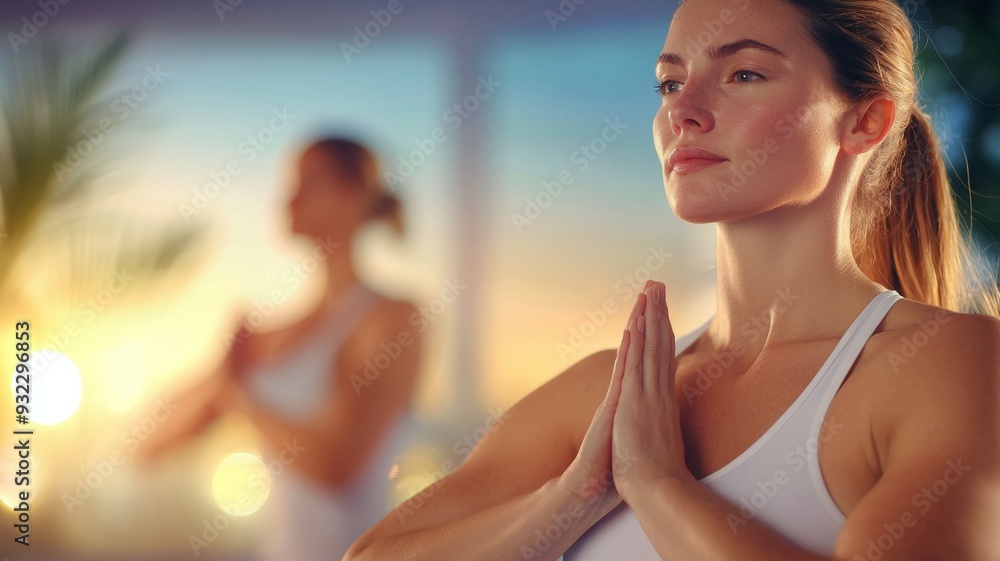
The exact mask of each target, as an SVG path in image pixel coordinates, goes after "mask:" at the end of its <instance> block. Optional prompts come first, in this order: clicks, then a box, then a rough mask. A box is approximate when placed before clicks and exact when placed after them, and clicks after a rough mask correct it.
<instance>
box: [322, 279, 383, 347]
mask: <svg viewBox="0 0 1000 561" xmlns="http://www.w3.org/2000/svg"><path fill="white" fill-rule="evenodd" d="M378 299H379V295H378V294H376V293H375V292H374V291H373V290H371V289H370V288H368V287H367V286H365V285H364V284H363V283H362V282H361V281H356V282H355V283H354V285H353V286H351V288H349V289H348V291H347V293H346V294H344V297H343V300H342V301H341V304H340V305H338V306H337V308H336V309H335V310H333V311H332V312H331V313H330V314H329V317H328V318H327V319H326V322H325V324H324V325H323V327H322V331H324V332H326V334H327V336H328V337H333V338H335V339H336V340H338V341H339V340H340V339H342V338H343V337H346V336H347V335H348V334H349V333H350V332H351V331H352V330H353V329H354V327H355V326H356V325H357V324H358V322H360V321H361V319H362V318H363V317H364V315H365V313H366V312H367V311H368V310H369V308H371V307H372V305H374V304H375V302H376V301H377V300H378ZM328 340H329V339H328Z"/></svg>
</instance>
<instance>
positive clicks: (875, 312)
mask: <svg viewBox="0 0 1000 561" xmlns="http://www.w3.org/2000/svg"><path fill="white" fill-rule="evenodd" d="M901 298H902V296H900V295H899V293H898V292H896V291H895V290H885V291H882V292H880V293H878V294H877V295H875V297H874V298H872V300H871V302H869V303H868V305H867V306H865V309H864V310H862V311H861V313H860V314H858V317H856V318H855V319H854V322H853V323H851V326H850V327H848V328H847V332H846V333H844V336H843V337H842V338H841V339H840V342H839V343H838V344H837V348H835V349H834V350H833V353H831V355H830V361H831V362H830V364H829V365H827V368H822V369H821V370H820V376H821V377H822V378H821V379H820V382H819V386H818V387H817V388H816V392H817V393H819V394H820V395H822V398H821V400H820V407H819V410H820V413H825V411H826V406H828V405H829V403H830V401H833V396H834V394H836V393H837V390H839V389H840V386H841V385H842V384H843V383H844V380H845V379H846V378H847V374H848V373H849V372H850V371H851V366H853V365H854V363H855V361H857V359H858V355H860V354H861V350H862V349H863V348H864V347H865V344H866V343H868V339H869V338H870V337H871V336H872V333H874V332H875V328H877V327H878V325H879V324H880V323H882V320H883V319H884V318H885V316H886V314H887V313H889V309H890V308H892V305H893V304H895V303H896V301H897V300H900V299H901Z"/></svg>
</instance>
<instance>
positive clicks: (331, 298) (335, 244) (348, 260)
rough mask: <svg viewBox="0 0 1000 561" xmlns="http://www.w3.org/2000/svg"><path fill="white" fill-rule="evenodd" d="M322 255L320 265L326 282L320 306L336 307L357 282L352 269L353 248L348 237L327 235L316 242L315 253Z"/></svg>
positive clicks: (355, 274)
mask: <svg viewBox="0 0 1000 561" xmlns="http://www.w3.org/2000/svg"><path fill="white" fill-rule="evenodd" d="M320 251H322V255H323V257H324V260H323V261H322V265H323V266H324V268H325V272H326V284H325V285H324V288H323V295H322V297H321V298H320V304H319V305H320V306H321V307H323V308H326V309H332V308H336V307H337V306H338V305H339V304H340V303H341V302H342V301H343V298H344V297H345V296H346V295H347V292H348V291H349V290H351V289H352V288H353V287H354V285H355V284H356V283H357V282H358V276H357V273H356V271H355V270H354V259H353V250H352V244H351V240H350V239H346V240H341V239H334V238H332V237H329V236H328V237H327V238H326V239H325V240H324V241H323V242H321V243H317V244H316V252H315V255H320Z"/></svg>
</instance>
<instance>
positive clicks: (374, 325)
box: [356, 293, 424, 339]
mask: <svg viewBox="0 0 1000 561" xmlns="http://www.w3.org/2000/svg"><path fill="white" fill-rule="evenodd" d="M423 331H424V327H423V324H422V323H421V322H420V312H419V310H418V309H417V307H416V306H414V305H413V303H411V302H409V301H408V300H403V299H394V298H390V297H388V296H385V295H382V294H378V293H376V298H375V301H374V302H373V303H372V305H371V307H370V308H369V309H368V311H367V313H366V314H365V315H364V317H362V318H361V320H360V321H359V322H358V329H357V330H356V335H358V336H359V337H361V338H364V339H371V338H375V339H385V338H386V337H390V336H393V335H396V336H399V335H400V334H402V333H406V335H405V336H409V337H413V338H419V336H420V334H421V333H422V332H423ZM405 336H404V337H405Z"/></svg>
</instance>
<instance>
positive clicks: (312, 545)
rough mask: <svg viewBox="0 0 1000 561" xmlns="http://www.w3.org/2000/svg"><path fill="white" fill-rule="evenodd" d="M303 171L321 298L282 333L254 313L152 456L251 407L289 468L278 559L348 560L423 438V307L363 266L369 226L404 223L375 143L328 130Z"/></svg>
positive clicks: (274, 523)
mask: <svg viewBox="0 0 1000 561" xmlns="http://www.w3.org/2000/svg"><path fill="white" fill-rule="evenodd" d="M297 171H298V178H297V182H296V185H295V193H294V196H293V197H292V199H291V201H290V203H289V211H290V215H291V231H292V232H293V233H295V234H299V235H303V236H308V237H309V238H311V239H312V240H313V241H314V242H316V243H315V248H316V249H315V251H314V252H313V256H314V257H316V258H317V261H319V262H321V263H323V264H324V265H325V269H326V287H325V290H324V292H323V295H322V298H321V300H320V302H319V303H318V304H317V306H316V307H315V309H313V310H312V311H311V312H309V313H308V314H307V315H306V317H304V318H303V319H301V320H300V321H298V322H297V323H295V324H294V325H291V326H289V327H286V328H283V329H276V330H272V331H266V332H259V331H255V329H254V328H253V326H252V325H251V324H250V323H249V322H247V321H244V322H243V324H242V326H241V330H240V333H239V335H238V336H237V337H236V338H235V339H234V342H233V346H232V348H231V350H230V352H229V354H228V356H227V357H226V360H225V361H224V362H223V364H222V365H220V367H219V368H218V370H217V371H216V372H215V373H214V374H213V375H211V376H209V377H208V378H207V379H206V381H205V382H203V383H202V384H200V385H199V386H198V387H196V388H194V389H193V390H192V391H191V392H190V393H189V394H188V395H187V396H185V397H184V398H181V399H180V400H178V402H177V403H178V406H179V410H180V412H181V414H183V415H186V417H185V418H181V419H180V420H178V421H176V422H171V423H168V424H167V425H166V426H164V427H162V428H161V430H160V431H158V432H157V435H156V436H157V437H158V439H157V440H156V441H151V442H149V445H148V447H147V449H146V451H145V454H146V456H147V457H151V456H155V455H158V454H159V453H161V452H163V451H165V450H167V449H169V448H171V447H173V445H175V444H177V443H179V442H181V441H183V440H185V439H186V438H187V437H188V436H191V435H193V434H196V433H198V432H200V431H201V430H203V429H204V428H205V427H206V426H207V425H208V424H209V423H210V422H212V421H213V420H214V419H216V418H217V417H218V416H219V415H220V414H222V413H226V412H231V411H237V412H241V413H243V414H245V415H246V416H248V417H249V418H250V420H251V421H252V422H253V424H254V425H255V426H256V428H257V429H258V431H259V432H260V435H261V436H262V437H263V439H264V441H265V443H266V445H267V446H266V448H267V458H265V463H267V464H268V466H280V468H281V469H280V470H278V471H274V468H273V467H272V471H273V473H272V479H273V481H272V483H271V493H270V497H269V500H268V504H267V505H266V506H265V508H266V509H268V511H269V517H270V519H271V520H270V521H269V523H268V525H267V536H266V541H267V548H266V549H267V558H269V559H281V560H283V561H311V560H319V559H324V560H326V559H334V558H337V559H339V558H340V556H342V555H343V554H344V552H345V551H346V550H347V548H348V546H349V545H350V544H351V542H353V541H354V540H355V539H357V537H358V536H360V535H361V533H362V532H363V531H364V530H365V529H366V528H368V527H370V526H371V525H372V524H374V523H375V522H377V521H378V520H379V518H381V517H382V516H383V515H384V514H385V513H386V511H388V509H389V507H390V504H389V503H390V496H389V494H388V492H389V489H388V484H389V471H390V468H391V466H392V463H393V458H394V456H395V455H396V454H398V453H399V452H400V451H402V449H403V448H405V447H406V446H408V445H409V443H410V442H411V441H412V438H413V437H414V436H415V432H414V431H415V427H416V423H415V418H414V417H413V414H412V412H411V410H410V407H409V402H410V399H411V396H412V394H413V390H414V388H415V384H416V382H417V372H418V369H419V361H420V347H421V336H420V333H419V332H418V331H416V330H414V329H413V326H412V325H411V324H410V320H411V319H412V318H413V317H414V314H416V310H415V308H414V306H413V305H412V304H410V303H407V302H403V301H394V300H390V299H388V298H385V297H383V296H380V295H378V294H376V293H375V292H373V291H372V290H371V289H369V288H368V287H367V286H365V285H364V284H363V283H362V282H361V281H360V280H359V279H358V278H357V275H356V272H355V269H354V266H353V263H352V250H351V248H352V244H351V240H352V239H353V237H354V235H355V233H356V232H357V231H358V230H359V229H360V228H361V227H362V226H364V225H366V224H367V223H368V222H369V221H371V220H375V219H382V218H387V219H390V220H392V221H393V224H394V225H395V226H396V227H397V229H400V228H401V225H402V223H401V220H400V208H399V202H398V200H397V199H396V198H395V197H394V196H393V195H391V194H390V193H388V192H387V191H385V190H384V189H383V188H382V186H381V182H380V180H379V177H380V174H379V169H378V165H377V163H376V160H375V158H374V156H373V155H372V154H371V152H369V151H368V150H367V149H366V148H364V147H363V146H361V145H359V144H357V143H355V142H353V141H351V140H347V139H337V138H330V139H325V140H321V141H319V142H317V143H315V144H313V145H312V146H311V147H309V148H308V149H307V150H306V151H305V152H304V153H303V154H302V155H301V157H300V159H299V162H298V170H297ZM401 336H403V337H402V338H401ZM403 340H405V341H406V343H405V344H402V345H399V344H397V342H398V341H403ZM386 345H390V346H392V345H395V346H398V347H399V348H398V349H396V351H395V352H394V353H393V355H394V356H392V357H390V358H391V360H382V358H383V357H381V355H383V354H385V350H384V347H385V346H386ZM371 364H376V365H378V371H377V372H370V371H369V370H370V367H369V365H371Z"/></svg>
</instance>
